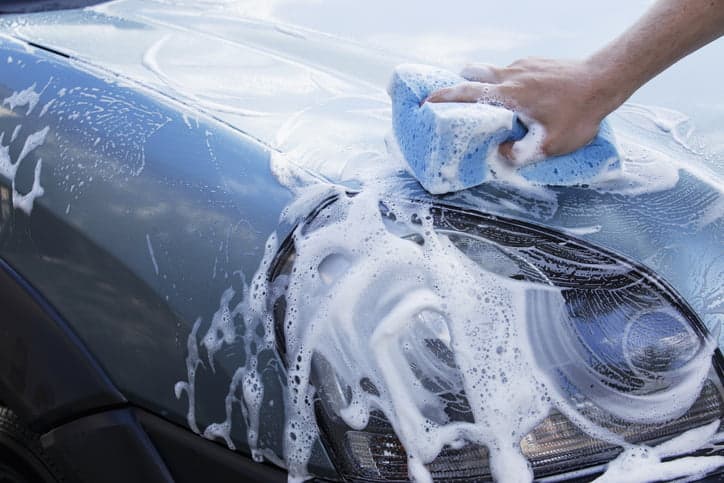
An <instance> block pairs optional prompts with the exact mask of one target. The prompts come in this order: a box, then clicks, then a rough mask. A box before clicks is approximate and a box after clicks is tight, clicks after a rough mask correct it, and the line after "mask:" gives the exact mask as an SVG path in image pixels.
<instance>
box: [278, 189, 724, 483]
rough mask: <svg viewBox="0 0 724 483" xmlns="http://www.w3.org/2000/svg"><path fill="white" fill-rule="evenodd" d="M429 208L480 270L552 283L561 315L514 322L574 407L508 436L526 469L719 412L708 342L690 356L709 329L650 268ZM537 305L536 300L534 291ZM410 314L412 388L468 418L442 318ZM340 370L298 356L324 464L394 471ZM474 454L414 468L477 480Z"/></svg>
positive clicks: (365, 386) (398, 471) (718, 363)
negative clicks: (358, 414) (356, 419)
mask: <svg viewBox="0 0 724 483" xmlns="http://www.w3.org/2000/svg"><path fill="white" fill-rule="evenodd" d="M333 202H334V200H328V201H327V203H325V204H323V205H322V206H321V207H320V209H319V210H318V211H317V212H316V213H315V214H314V215H313V216H312V217H310V219H309V220H307V224H308V228H303V229H309V230H314V229H316V227H318V226H321V225H323V224H324V223H325V216H320V214H324V212H325V210H326V209H327V206H328V205H330V204H332V203H333ZM380 210H381V212H382V216H383V218H385V219H386V220H387V221H388V222H389V224H390V226H391V227H392V226H395V225H397V228H391V229H397V230H399V236H400V237H401V238H405V239H408V240H409V241H410V242H411V243H424V241H423V240H421V239H420V237H419V235H418V234H416V232H415V230H411V231H406V230H405V226H406V223H402V224H400V223H397V222H396V220H395V215H394V214H393V213H392V211H390V210H388V209H387V207H386V206H385V205H381V207H380ZM430 214H431V217H432V225H433V226H434V229H435V231H436V232H437V233H438V234H439V235H444V236H445V237H447V239H449V240H450V241H451V242H452V243H453V244H454V246H455V247H456V248H457V249H458V250H460V251H461V252H462V253H464V254H465V255H466V256H467V257H468V258H469V259H470V260H472V261H474V262H475V263H476V264H478V265H479V266H480V267H483V268H484V269H485V270H486V271H488V272H493V273H495V274H498V275H503V276H505V277H508V278H509V279H513V280H518V281H521V282H532V283H535V284H539V285H541V286H550V287H555V288H556V289H557V290H558V291H559V292H557V293H560V294H562V295H563V301H564V307H561V308H560V309H561V310H564V311H565V314H566V316H565V317H563V318H561V317H559V316H558V315H557V314H555V313H551V314H550V318H549V319H546V317H545V316H544V315H543V316H541V314H538V315H537V316H536V317H532V318H531V319H530V321H529V327H528V336H529V343H530V347H531V348H532V349H533V352H534V354H535V360H536V362H537V365H538V366H539V367H541V368H543V369H544V370H545V371H546V373H547V374H548V375H549V378H550V380H551V381H553V384H554V385H555V386H556V388H557V391H559V393H560V394H563V395H564V396H565V398H566V399H567V400H568V401H569V403H570V405H571V407H572V408H574V409H575V410H574V411H568V412H566V413H565V414H563V413H562V412H559V411H557V410H553V411H551V412H550V413H549V415H548V417H546V418H545V419H544V420H543V421H542V422H540V423H539V424H537V425H536V426H535V427H534V428H533V429H532V430H531V431H529V432H528V433H527V434H526V435H525V436H523V437H522V439H521V440H520V449H521V452H522V453H523V455H524V456H525V458H526V459H527V460H528V461H529V462H530V465H531V466H532V470H533V472H534V475H535V477H536V478H541V477H545V476H549V475H561V474H565V473H569V472H573V471H577V470H581V469H583V468H591V467H596V466H597V465H601V464H604V463H606V462H608V461H610V460H611V459H613V458H614V457H615V456H616V455H618V454H619V453H620V452H621V447H620V445H616V444H612V443H611V442H610V438H609V442H607V441H606V438H600V437H598V436H599V435H600V434H610V435H614V436H615V437H616V438H618V439H619V440H620V441H625V442H628V443H632V444H648V445H654V444H657V443H659V442H662V441H665V440H667V439H670V438H672V437H674V436H676V435H679V434H681V433H683V432H684V431H687V430H689V429H691V428H695V427H699V426H702V425H704V424H707V423H710V422H712V421H718V420H721V419H722V416H723V415H724V412H723V411H724V406H722V396H723V395H724V393H723V387H722V382H721V375H722V367H724V365H723V364H722V362H723V360H722V356H721V353H720V352H719V351H718V350H716V351H715V353H714V356H713V363H712V364H711V365H709V364H708V363H705V364H702V363H700V362H701V361H702V360H703V358H705V359H709V358H710V357H711V351H712V344H714V342H713V340H714V339H713V338H712V336H711V335H710V334H709V333H708V332H707V330H706V328H705V327H704V325H703V324H702V322H701V321H700V320H699V319H698V317H697V316H696V314H695V313H694V312H693V311H692V310H691V308H689V306H688V305H687V304H686V302H685V301H684V300H683V299H682V298H681V297H680V296H679V295H678V294H676V292H675V291H674V290H673V289H672V288H671V287H670V286H668V285H667V284H666V283H665V282H664V281H663V280H661V279H660V278H659V277H657V276H656V275H655V274H654V273H652V272H651V271H650V270H648V269H647V268H645V267H643V266H641V265H639V264H637V263H635V262H633V261H631V260H627V259H626V258H624V257H622V256H620V255H618V254H615V253H613V252H610V251H608V250H605V249H603V248H600V247H597V246H595V245H593V244H591V243H588V242H585V241H582V240H578V239H574V238H572V237H570V236H567V235H565V234H562V233H559V232H555V231H553V230H550V229H547V228H543V227H540V226H536V225H533V224H529V223H524V222H520V221H516V220H512V219H506V218H502V217H498V216H492V215H484V214H480V213H470V212H465V211H461V210H459V209H456V208H451V207H445V206H436V207H433V208H432V209H431V210H430ZM397 221H399V220H397ZM411 223H413V224H414V223H415V220H411ZM294 259H295V246H294V243H293V242H292V241H291V239H290V240H288V241H287V242H286V243H285V244H284V245H283V246H282V249H281V251H280V253H279V254H278V257H277V260H276V263H275V265H274V268H273V272H272V274H271V277H272V279H276V280H281V281H282V282H284V281H285V280H288V276H289V274H291V272H292V270H295V268H294ZM322 262H323V263H322ZM337 263H338V262H336V261H335V259H334V258H329V259H325V260H324V261H322V260H320V267H321V268H320V276H321V277H325V273H327V272H328V273H330V274H332V275H330V276H333V275H334V273H335V272H336V271H339V270H344V262H343V261H341V262H339V264H340V266H336V264H337ZM542 293H543V295H535V294H534V295H533V296H532V302H531V303H533V304H536V303H537V302H536V300H535V297H536V296H539V297H545V292H542ZM539 305H540V306H542V307H545V306H546V301H544V300H541V301H540V304H539ZM554 308H555V306H554ZM286 310H287V304H286V300H285V298H284V295H281V296H280V297H279V298H278V299H277V300H276V301H275V302H274V316H275V323H276V336H277V343H278V349H279V351H280V352H281V353H282V355H283V357H288V355H287V354H286V350H287V344H286V340H285V337H286V335H285V334H286V333H285V328H284V327H285V320H284V319H285V314H286ZM417 317H418V318H419V319H421V323H420V324H419V325H417V326H416V329H415V330H414V331H410V333H409V335H407V336H405V339H404V340H403V341H402V345H403V346H404V348H405V349H404V350H403V352H404V360H405V361H406V364H408V365H409V369H410V370H411V371H412V373H413V374H414V375H415V377H416V385H417V386H419V388H422V389H424V390H425V391H427V393H429V394H433V395H435V397H436V398H438V400H437V401H436V404H440V403H441V404H442V405H441V406H439V407H444V412H442V413H439V414H435V415H431V416H430V417H431V418H443V419H445V420H446V421H448V422H449V421H453V422H456V421H459V422H472V421H474V416H473V411H472V410H471V404H470V401H469V398H468V395H467V394H466V393H465V390H464V388H463V385H462V383H461V375H460V368H459V367H458V366H457V365H456V362H455V355H454V351H453V349H452V348H451V347H450V337H449V334H447V333H446V331H445V328H444V324H443V323H441V322H439V321H436V320H435V318H436V317H439V315H438V314H436V313H434V312H433V311H430V312H422V313H420V314H418V315H417ZM423 319H424V320H423ZM697 362H699V363H697ZM704 362H706V361H704ZM702 368H703V369H702ZM346 370H347V371H348V373H347V374H346V375H345V377H340V374H339V371H340V368H339V367H334V366H333V365H331V364H330V363H329V362H328V361H327V360H326V359H325V357H324V356H323V355H322V354H315V355H314V356H313V358H312V370H311V382H312V384H313V385H314V386H315V388H316V395H315V402H314V405H315V406H314V407H315V413H316V420H317V421H316V423H317V425H318V427H319V429H320V436H321V439H322V442H323V444H324V446H325V448H326V449H327V451H328V452H329V453H330V456H331V460H332V461H333V462H334V464H335V466H336V468H337V470H338V472H339V473H340V475H341V476H342V477H343V478H344V479H345V480H347V481H407V480H408V477H409V476H408V475H409V471H408V470H409V468H408V462H409V460H408V455H407V453H406V451H405V448H404V447H403V445H402V444H401V442H400V439H399V438H398V437H397V435H396V434H395V431H394V429H393V427H392V425H391V424H390V422H389V421H388V419H387V418H386V417H385V414H384V412H383V411H380V410H373V411H371V413H370V414H369V417H368V418H366V419H364V420H363V421H362V423H363V424H356V426H357V427H352V426H350V424H348V422H349V417H343V416H342V415H343V413H344V412H345V411H346V410H348V409H347V408H349V407H350V404H351V403H352V402H353V401H352V399H353V392H354V391H353V390H352V388H351V387H350V386H349V383H348V382H345V381H349V380H350V377H349V371H352V372H354V370H355V369H354V367H348V368H346ZM692 371H693V372H696V371H699V372H701V371H706V374H693V373H692ZM501 377H505V376H504V375H502V376H501ZM353 379H354V378H353ZM702 381H703V384H702ZM358 383H359V388H361V391H362V392H364V393H366V394H367V395H369V396H370V397H375V395H376V393H377V391H378V389H377V388H376V387H375V385H374V384H373V383H372V382H371V381H369V380H365V379H361V380H359V381H358ZM692 384H693V385H694V386H692ZM359 388H356V389H355V390H357V391H359V390H360V389H359ZM427 393H426V394H427ZM377 395H378V394H377ZM672 398H673V399H672ZM431 407H432V405H431ZM436 407H438V406H436ZM576 417H578V418H585V419H586V420H587V421H590V422H591V423H592V425H593V426H595V427H596V428H598V429H599V430H600V434H598V435H597V434H594V433H593V432H592V431H585V432H584V431H583V430H581V429H579V428H580V427H581V425H580V424H577V421H574V420H573V419H575V418H576ZM488 460H489V458H488V448H486V447H485V446H483V445H478V444H473V443H469V442H465V441H460V444H455V445H447V446H445V447H444V448H443V449H442V451H441V452H439V454H438V456H437V457H436V458H435V459H434V461H432V462H431V463H428V464H427V465H426V467H427V469H428V470H429V472H430V474H431V476H432V477H433V478H434V479H435V480H436V481H457V482H461V481H481V480H484V479H487V478H489V477H490V475H491V469H490V467H489V464H488Z"/></svg>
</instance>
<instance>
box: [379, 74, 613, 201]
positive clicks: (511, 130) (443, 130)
mask: <svg viewBox="0 0 724 483" xmlns="http://www.w3.org/2000/svg"><path fill="white" fill-rule="evenodd" d="M461 82H465V79H463V78H462V77H460V76H459V75H457V74H454V73H452V72H449V71H446V70H443V69H439V68H436V67H430V66H424V65H415V64H403V65H400V66H398V67H397V68H396V69H395V71H394V73H393V75H392V80H391V81H390V85H389V87H388V93H389V94H390V97H391V99H392V126H393V130H394V134H395V137H396V138H397V143H398V145H399V147H400V150H401V152H402V155H403V156H404V158H405V160H406V161H407V163H408V165H409V166H410V169H411V171H412V173H413V175H414V176H415V177H416V178H417V179H418V181H419V182H420V184H422V186H423V187H424V188H425V189H426V190H427V191H429V192H430V193H433V194H441V193H448V192H451V191H460V190H463V189H466V188H470V187H472V186H476V185H479V184H481V183H483V182H484V181H485V180H486V179H488V173H489V171H490V164H491V162H493V160H494V159H495V158H496V157H497V151H498V146H499V145H500V144H501V143H503V142H506V141H511V140H514V141H517V140H519V139H521V138H523V137H524V136H525V134H526V133H527V131H528V130H527V128H526V127H525V125H524V124H523V123H522V122H521V121H520V120H519V119H518V116H517V115H516V114H515V113H514V112H512V111H510V110H508V109H505V108H503V107H499V106H493V105H488V104H482V103H430V102H426V103H425V104H422V102H423V101H424V100H425V99H426V98H427V96H428V95H430V94H431V93H432V92H434V91H436V90H437V89H440V88H443V87H451V86H454V85H457V84H459V83H461ZM421 104H422V105H421ZM620 166H621V163H620V160H619V156H618V151H617V149H616V143H615V139H614V136H613V132H612V131H611V129H610V127H609V126H608V123H607V122H606V121H605V120H604V122H603V123H601V128H600V130H599V133H598V135H597V136H596V138H595V139H594V140H593V141H591V143H589V144H588V145H586V146H584V147H583V148H581V149H579V150H578V151H575V152H573V153H571V154H567V155H564V156H556V157H552V158H548V159H545V160H543V161H539V162H537V163H535V164H531V165H527V166H524V167H521V168H519V169H518V174H520V175H521V176H523V177H524V178H526V179H528V180H529V181H532V182H535V183H538V184H546V185H577V184H584V183H587V182H589V181H591V180H592V179H594V178H596V177H598V176H599V175H601V174H602V173H604V172H607V173H608V172H610V171H612V170H618V169H620Z"/></svg>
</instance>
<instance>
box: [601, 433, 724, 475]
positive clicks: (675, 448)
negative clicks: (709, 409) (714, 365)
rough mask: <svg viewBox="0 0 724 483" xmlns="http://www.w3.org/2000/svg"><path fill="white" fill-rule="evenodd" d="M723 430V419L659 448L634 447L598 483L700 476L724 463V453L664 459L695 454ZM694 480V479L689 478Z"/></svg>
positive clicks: (607, 469) (621, 456)
mask: <svg viewBox="0 0 724 483" xmlns="http://www.w3.org/2000/svg"><path fill="white" fill-rule="evenodd" d="M718 429H719V421H714V422H712V423H710V424H707V425H705V426H702V427H700V428H695V429H691V430H689V431H686V432H685V433H682V434H681V435H679V436H677V437H676V438H673V439H671V440H669V441H667V442H665V443H663V444H660V445H659V446H656V447H653V448H651V447H648V446H631V447H628V448H626V449H625V450H624V451H623V453H621V454H620V455H619V456H618V457H617V458H616V459H615V460H613V461H611V462H610V463H609V464H608V465H607V468H606V472H605V473H604V474H603V475H601V476H600V477H598V478H597V479H596V480H595V481H596V482H597V483H648V482H654V481H671V480H675V479H677V478H683V477H694V478H700V477H703V476H704V475H706V474H708V473H711V472H712V471H714V470H716V469H717V468H720V467H722V466H724V456H698V457H697V456H690V457H684V458H678V459H674V460H671V461H661V460H662V459H663V458H667V457H671V456H679V455H682V454H686V453H691V452H693V451H696V450H698V449H700V448H702V447H704V446H707V445H708V444H709V443H710V442H711V440H712V438H714V436H715V434H716V432H717V430H718ZM689 481H690V480H689Z"/></svg>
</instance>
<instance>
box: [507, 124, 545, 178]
mask: <svg viewBox="0 0 724 483" xmlns="http://www.w3.org/2000/svg"><path fill="white" fill-rule="evenodd" d="M518 117H520V120H521V122H523V124H525V126H526V127H527V128H528V132H527V133H526V135H525V136H524V137H523V139H520V140H519V141H516V142H515V143H513V148H512V149H511V153H510V154H511V157H512V159H511V161H512V162H513V163H514V164H515V165H517V166H523V165H526V164H531V163H535V162H536V161H540V160H542V159H543V158H545V155H544V153H543V140H544V139H545V137H546V130H545V128H544V127H543V125H542V124H540V123H539V122H538V121H536V120H535V119H533V118H531V117H528V116H526V115H525V114H523V113H518Z"/></svg>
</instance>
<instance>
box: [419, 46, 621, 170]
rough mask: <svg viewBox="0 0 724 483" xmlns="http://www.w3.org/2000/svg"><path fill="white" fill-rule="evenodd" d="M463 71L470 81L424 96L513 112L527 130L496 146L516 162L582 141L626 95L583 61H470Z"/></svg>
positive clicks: (565, 149) (555, 152)
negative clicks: (505, 63) (500, 65)
mask: <svg viewBox="0 0 724 483" xmlns="http://www.w3.org/2000/svg"><path fill="white" fill-rule="evenodd" d="M461 75H462V76H463V77H464V78H466V79H467V80H468V81H469V82H466V83H463V84H460V85H457V86H454V87H449V88H445V89H440V90H438V91H436V92H433V93H432V94H431V95H430V96H429V97H428V98H427V99H426V102H483V103H486V104H495V105H502V106H504V107H506V108H508V109H510V110H512V111H515V112H517V113H518V116H519V118H520V120H521V121H522V122H523V123H524V124H525V125H526V126H527V127H528V134H527V135H526V136H525V137H524V138H523V139H521V140H519V141H517V142H507V143H504V144H502V145H501V146H500V153H501V154H502V155H503V156H504V157H505V158H506V159H508V160H509V161H510V162H511V163H513V164H514V165H516V166H521V165H525V164H529V163H532V162H535V161H538V160H540V159H543V158H545V157H550V156H557V155H561V154H566V153H569V152H572V151H575V150H576V149H578V148H580V147H582V146H584V145H586V144H587V143H589V142H590V141H591V140H592V139H593V138H594V137H595V136H596V133H597V132H598V128H599V125H600V123H601V120H602V119H603V118H604V117H605V116H606V115H607V114H609V113H610V112H611V111H612V110H613V109H615V108H616V107H617V106H618V105H619V104H620V103H621V102H623V99H625V98H626V97H627V95H626V93H622V94H621V95H618V94H617V92H616V89H615V88H612V87H614V86H613V85H608V84H607V83H606V82H605V81H603V78H602V76H601V75H600V72H598V70H597V69H596V68H595V67H594V66H593V65H592V64H590V63H587V62H581V61H562V60H550V59H538V58H531V59H524V60H519V61H517V62H514V63H513V64H511V65H509V66H508V67H505V68H498V67H494V66H491V65H487V64H472V65H469V66H467V67H466V68H465V69H463V71H462V72H461ZM611 84H614V83H611Z"/></svg>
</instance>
